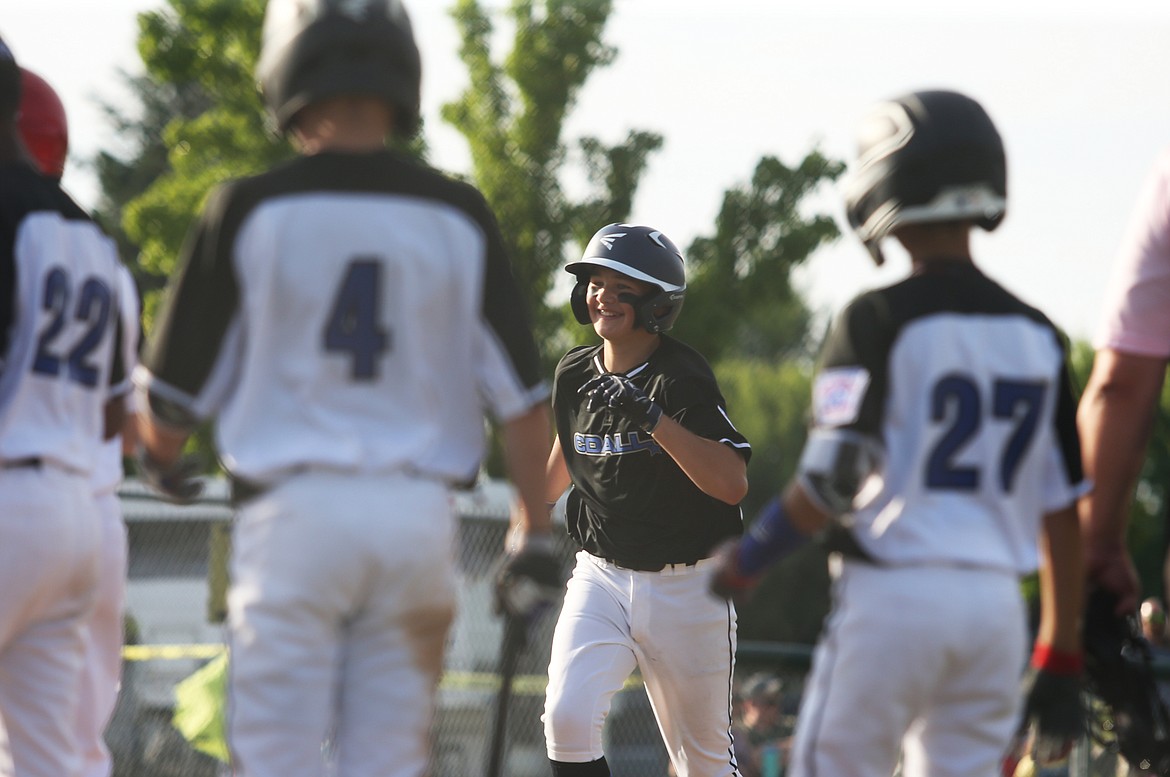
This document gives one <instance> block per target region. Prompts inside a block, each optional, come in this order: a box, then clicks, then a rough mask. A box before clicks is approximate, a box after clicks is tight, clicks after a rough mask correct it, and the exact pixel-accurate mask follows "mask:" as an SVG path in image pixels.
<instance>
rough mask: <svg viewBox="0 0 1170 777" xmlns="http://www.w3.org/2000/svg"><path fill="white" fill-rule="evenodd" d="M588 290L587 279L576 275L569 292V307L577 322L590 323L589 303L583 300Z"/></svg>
mask: <svg viewBox="0 0 1170 777" xmlns="http://www.w3.org/2000/svg"><path fill="white" fill-rule="evenodd" d="M588 291H589V281H587V280H586V279H585V278H584V277H583V276H580V275H578V276H577V284H576V285H575V286H573V291H572V292H570V293H569V307H571V308H572V309H573V316H574V317H575V318H576V319H577V323H578V324H589V323H592V322H591V321H590V320H589V304H588V303H587V302H586V301H585V295H586V294H587V293H588Z"/></svg>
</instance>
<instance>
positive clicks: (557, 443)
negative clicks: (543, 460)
mask: <svg viewBox="0 0 1170 777" xmlns="http://www.w3.org/2000/svg"><path fill="white" fill-rule="evenodd" d="M569 483H570V479H569V468H568V467H567V466H565V452H564V450H563V449H562V448H561V438H560V436H559V435H558V436H557V437H556V438H555V439H554V440H553V444H552V450H551V451H549V454H548V464H547V465H545V491H544V500H545V501H546V502H548V503H549V504H552V503H553V502H555V501H557V500H558V499H560V498H561V494H563V493H565V489H566V488H568V487H569Z"/></svg>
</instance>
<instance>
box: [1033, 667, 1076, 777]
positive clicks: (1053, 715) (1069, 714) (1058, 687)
mask: <svg viewBox="0 0 1170 777" xmlns="http://www.w3.org/2000/svg"><path fill="white" fill-rule="evenodd" d="M1082 664H1083V662H1082V659H1081V655H1080V654H1079V653H1063V652H1060V651H1056V650H1053V649H1052V648H1050V647H1048V646H1047V645H1037V646H1036V650H1035V652H1033V654H1032V668H1031V670H1030V671H1029V677H1028V682H1029V683H1030V686H1031V687H1030V688H1029V690H1028V696H1027V701H1026V702H1025V704H1024V719H1025V720H1026V721H1028V722H1030V723H1031V724H1032V725H1034V726H1035V728H1036V737H1035V742H1034V744H1033V756H1032V757H1033V759H1034V760H1035V761H1036V762H1038V763H1046V762H1054V761H1060V760H1061V759H1063V758H1065V757H1067V755H1068V752H1069V750H1071V749H1072V746H1073V742H1074V741H1075V740H1076V739H1077V738H1078V737H1080V736H1081V734H1082V732H1083V730H1084V710H1083V709H1082V707H1081V666H1082Z"/></svg>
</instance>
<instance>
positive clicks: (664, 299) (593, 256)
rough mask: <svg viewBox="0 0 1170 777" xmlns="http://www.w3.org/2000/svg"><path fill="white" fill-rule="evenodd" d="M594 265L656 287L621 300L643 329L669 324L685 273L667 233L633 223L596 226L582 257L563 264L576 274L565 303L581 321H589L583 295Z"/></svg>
mask: <svg viewBox="0 0 1170 777" xmlns="http://www.w3.org/2000/svg"><path fill="white" fill-rule="evenodd" d="M593 267H608V268H609V269H611V270H616V271H617V272H620V273H622V274H623V275H628V276H630V277H631V278H636V279H637V280H640V281H645V282H646V283H649V284H653V285H654V286H656V287H657V290H656V291H653V292H651V293H650V294H647V295H645V296H643V297H641V298H640V299H630V300H623V302H630V303H632V304H633V306H634V315H635V316H636V317H637V320H638V322H639V323H640V324H641V325H642V326H643V327H645V328H646V331H648V332H654V333H657V332H665V331H666V330H668V329H670V328H671V327H672V326H674V322H675V319H677V318H678V314H679V313H680V312H682V306H683V298H684V297H685V296H686V293H687V274H686V269H685V268H684V267H683V256H682V252H681V251H679V250H678V248H677V247H676V246H675V244H674V243H672V242H671V240H670V238H668V237H667V236H666V235H664V234H662V233H661V232H659V231H658V230H657V229H654V228H653V227H642V226H635V225H632V224H610V225H608V226H605V227H602V228H601V229H599V230H598V231H597V233H596V234H595V235H594V236H593V239H591V240H590V241H589V245H587V246H586V247H585V253H584V254H583V255H582V256H581V258H580V259H579V260H577V261H575V262H569V263H568V264H567V265H565V270H567V271H568V272H571V273H573V274H574V275H576V276H577V284H576V285H575V286H574V287H573V291H572V294H571V295H570V297H569V302H570V305H571V307H572V308H573V315H574V316H576V318H577V321H579V322H580V323H582V324H588V323H590V321H589V308H588V306H587V304H586V302H585V294H586V292H587V290H588V288H589V274H590V272H591V268H593Z"/></svg>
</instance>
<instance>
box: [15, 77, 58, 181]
mask: <svg viewBox="0 0 1170 777" xmlns="http://www.w3.org/2000/svg"><path fill="white" fill-rule="evenodd" d="M20 75H21V98H20V113H19V114H18V115H17V119H16V123H17V126H18V127H19V129H20V136H21V138H22V139H23V140H24V145H25V147H26V148H27V149H28V151H29V153H30V154H32V157H33V160H34V161H35V162H36V163H37V167H39V168H40V170H41V172H42V173H43V174H44V175H47V176H49V177H51V178H60V177H61V176H62V175H63V174H64V173H65V156H66V154H67V153H68V152H69V124H68V122H67V121H66V119H65V106H64V105H63V104H62V102H61V98H60V97H58V96H57V93H56V92H55V91H53V87H51V86H49V84H48V82H46V81H45V79H43V78H41V77H40V76H38V75H37V74H36V73H34V72H32V71H31V70H28V69H26V68H23V67H22V68H21V69H20Z"/></svg>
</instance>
